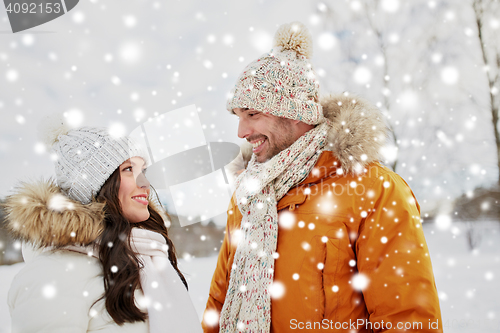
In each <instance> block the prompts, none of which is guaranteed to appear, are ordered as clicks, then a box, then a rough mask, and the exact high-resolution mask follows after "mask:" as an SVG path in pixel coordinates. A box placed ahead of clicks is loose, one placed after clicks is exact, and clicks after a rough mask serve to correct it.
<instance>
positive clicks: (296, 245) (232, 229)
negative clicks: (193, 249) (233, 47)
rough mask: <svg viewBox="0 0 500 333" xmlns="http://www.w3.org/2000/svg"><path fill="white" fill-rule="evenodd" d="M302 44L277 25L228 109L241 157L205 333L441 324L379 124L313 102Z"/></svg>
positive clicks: (415, 209) (419, 238)
mask: <svg viewBox="0 0 500 333" xmlns="http://www.w3.org/2000/svg"><path fill="white" fill-rule="evenodd" d="M311 49H312V42H311V37H310V35H309V33H308V31H307V30H306V28H305V27H304V26H303V25H302V24H300V23H292V24H286V25H283V26H281V27H280V28H279V29H278V31H277V33H276V37H275V48H274V49H273V50H272V51H271V52H270V53H268V54H265V55H263V56H262V57H261V58H259V59H257V60H256V61H254V62H252V63H251V64H250V65H248V66H247V68H246V69H245V71H244V72H243V74H242V75H241V77H240V78H239V80H238V82H237V84H236V87H235V90H234V95H233V96H232V97H231V98H230V100H229V101H228V110H229V111H231V112H233V113H234V114H236V115H237V116H238V117H239V127H238V136H239V137H241V138H245V139H246V140H247V141H248V142H250V143H251V144H252V146H253V149H252V151H253V157H252V160H251V161H250V162H249V164H248V167H247V169H246V171H245V172H244V173H243V174H242V176H240V178H238V180H237V182H236V191H235V194H234V195H233V198H232V199H231V203H230V205H229V209H228V222H227V226H226V234H225V238H224V242H223V244H222V247H221V250H220V253H219V259H218V262H217V268H216V270H215V273H214V276H213V279H212V283H211V287H210V296H209V299H208V302H207V308H206V311H205V314H204V320H203V328H204V331H205V332H219V331H220V332H266V333H267V332H274V333H282V332H292V331H307V332H324V331H328V330H338V331H345V332H381V331H386V330H388V331H392V332H398V331H406V332H442V324H441V313H440V309H439V302H438V297H437V291H436V286H435V282H434V276H433V272H432V267H431V262H430V257H429V253H428V249H427V245H426V243H425V239H424V235H423V232H422V225H421V221H420V211H419V210H420V208H419V206H418V203H417V201H416V199H415V197H414V195H413V193H412V191H411V190H410V188H409V187H408V185H407V184H406V183H405V181H404V180H403V179H402V178H401V177H399V176H398V175H397V174H395V173H394V172H391V171H390V170H388V169H387V168H385V167H384V166H382V165H381V164H380V163H379V162H378V159H379V149H380V148H381V147H382V145H383V143H384V139H385V136H386V127H385V125H384V123H383V120H382V115H381V113H380V112H379V110H378V109H376V108H375V107H373V106H371V105H369V104H367V103H366V102H363V101H362V100H359V98H355V97H353V96H350V95H349V94H343V95H341V96H329V97H327V98H324V99H323V100H322V101H321V102H319V99H318V91H319V86H318V83H317V81H316V80H315V76H314V73H313V72H312V68H311V65H310V62H309V58H310V55H311Z"/></svg>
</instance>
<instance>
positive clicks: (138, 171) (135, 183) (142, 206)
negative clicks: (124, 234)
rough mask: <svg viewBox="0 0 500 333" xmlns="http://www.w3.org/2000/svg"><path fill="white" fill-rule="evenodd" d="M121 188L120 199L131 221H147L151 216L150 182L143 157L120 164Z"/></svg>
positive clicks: (124, 211)
mask: <svg viewBox="0 0 500 333" xmlns="http://www.w3.org/2000/svg"><path fill="white" fill-rule="evenodd" d="M119 168H120V179H121V180H120V189H119V190H118V199H119V201H120V206H121V208H122V212H123V215H124V216H125V218H126V219H127V220H129V222H130V223H137V222H142V221H146V220H147V219H148V218H149V211H148V197H149V191H150V189H149V182H148V180H147V179H146V175H145V171H146V166H145V165H144V160H143V159H142V158H141V157H132V158H130V159H128V160H126V161H125V162H123V163H122V164H121V165H120V166H119Z"/></svg>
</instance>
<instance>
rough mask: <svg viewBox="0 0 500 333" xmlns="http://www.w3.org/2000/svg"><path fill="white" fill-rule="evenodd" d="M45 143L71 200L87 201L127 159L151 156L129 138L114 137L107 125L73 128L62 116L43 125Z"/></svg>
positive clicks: (57, 174)
mask: <svg viewBox="0 0 500 333" xmlns="http://www.w3.org/2000/svg"><path fill="white" fill-rule="evenodd" d="M41 132H42V133H41V134H42V136H43V138H44V141H45V144H46V145H47V146H48V147H52V149H53V151H54V152H55V154H56V156H57V159H56V162H55V171H56V181H57V185H58V186H59V187H60V188H61V189H62V190H63V191H64V192H65V194H66V195H68V196H69V197H70V198H71V199H74V200H78V201H80V202H81V203H83V204H88V203H90V202H91V201H92V198H93V197H94V196H95V195H96V194H97V193H98V192H99V190H100V189H101V187H102V185H104V183H105V182H106V180H107V179H108V178H109V176H111V174H112V173H113V172H114V171H115V170H116V168H118V167H119V166H120V164H122V163H123V162H125V161H126V160H127V159H129V158H131V157H135V156H139V157H142V158H143V159H144V161H145V162H146V164H148V163H149V155H148V154H147V151H146V149H145V148H144V147H141V145H139V143H138V142H135V140H132V139H131V138H129V137H126V136H121V137H114V136H112V135H110V133H109V131H108V130H107V129H106V128H96V127H81V128H75V129H70V128H69V127H68V126H66V125H65V124H64V121H63V120H62V118H60V117H59V116H56V117H51V118H48V119H46V120H45V121H44V122H43V123H42V124H41Z"/></svg>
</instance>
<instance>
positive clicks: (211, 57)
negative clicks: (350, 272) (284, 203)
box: [0, 0, 498, 208]
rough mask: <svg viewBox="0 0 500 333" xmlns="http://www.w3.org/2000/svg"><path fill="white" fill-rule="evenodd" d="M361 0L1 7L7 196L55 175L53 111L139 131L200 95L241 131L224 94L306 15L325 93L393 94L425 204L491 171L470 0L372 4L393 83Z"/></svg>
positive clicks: (208, 119) (410, 172)
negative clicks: (48, 9)
mask: <svg viewBox="0 0 500 333" xmlns="http://www.w3.org/2000/svg"><path fill="white" fill-rule="evenodd" d="M362 10H363V8H362V4H361V2H360V1H356V0H351V1H347V0H333V1H324V2H320V1H289V0H287V1H285V0H281V1H277V0H269V1H245V2H242V1H221V0H216V1H201V0H196V1H195V0H186V1H168V2H166V1H153V0H134V1H119V0H106V1H103V0H85V1H80V3H79V4H78V5H77V6H76V7H75V8H74V9H73V10H71V11H70V12H68V13H67V14H66V15H64V16H62V17H60V18H58V19H56V20H54V21H52V22H49V23H46V24H44V25H41V26H38V27H35V28H32V29H30V30H28V31H26V32H21V33H16V34H13V33H12V32H11V30H10V26H9V21H8V18H7V14H6V12H5V8H3V7H2V6H0V160H1V166H0V171H1V176H0V177H1V179H0V197H4V196H5V195H7V194H8V193H9V191H10V189H11V188H12V186H14V185H15V184H16V183H17V182H18V181H19V180H28V179H36V178H39V177H41V176H44V177H49V176H51V175H52V174H53V164H52V162H51V160H50V156H49V154H48V153H47V152H45V151H44V147H43V145H41V143H40V141H39V139H38V138H37V124H38V123H39V121H40V120H41V119H42V118H43V117H44V116H46V115H49V114H52V113H63V112H67V113H68V114H69V115H73V119H74V120H79V121H80V125H90V126H115V128H122V129H123V130H125V131H127V132H130V131H131V130H133V129H134V128H136V127H137V126H138V125H140V124H141V123H142V122H144V121H146V120H147V119H148V118H149V117H154V116H155V115H157V114H162V113H165V112H168V111H171V110H175V109H177V108H180V107H183V106H188V105H190V104H196V106H197V107H198V108H199V111H200V112H199V113H198V115H199V117H200V120H201V124H202V126H203V129H204V134H205V137H206V139H207V141H219V142H233V143H237V144H239V143H241V141H240V139H238V138H237V125H238V123H237V119H236V117H234V116H231V115H230V114H229V113H228V112H227V111H226V110H225V99H226V94H227V92H228V91H229V90H230V89H231V87H232V86H233V84H234V82H235V81H236V78H237V76H238V75H239V73H240V72H241V71H242V69H243V68H244V66H245V65H246V64H248V63H249V62H250V61H252V60H254V59H255V58H257V57H258V56H260V55H261V54H262V53H264V52H267V51H269V50H270V49H271V47H272V36H273V34H274V32H275V30H276V28H277V26H279V25H280V24H283V23H286V22H291V21H295V20H298V21H301V22H304V23H305V24H306V25H307V26H308V27H309V28H310V30H311V33H312V35H313V38H314V43H315V45H314V50H315V53H314V57H313V60H312V62H313V65H314V66H315V69H316V71H317V72H318V75H319V77H320V83H321V84H322V92H323V93H326V92H335V93H341V92H342V91H343V90H350V91H352V92H354V93H358V94H360V95H362V96H366V97H367V98H368V99H369V100H370V101H372V102H373V103H377V102H382V101H383V97H384V95H385V96H390V98H393V100H392V102H391V105H396V107H395V109H392V110H391V112H393V114H392V116H391V117H392V118H391V119H392V120H393V121H394V120H395V119H396V121H395V124H396V125H395V126H396V131H397V132H398V134H399V139H401V145H400V148H399V155H398V157H399V158H400V161H399V162H398V163H399V165H398V168H399V169H398V170H397V171H398V173H400V174H401V175H402V176H403V177H404V178H405V179H406V180H407V181H408V182H409V184H410V185H411V186H412V188H413V189H414V190H415V192H416V195H417V198H418V199H419V201H420V202H421V204H423V206H424V207H429V208H433V207H436V205H437V203H439V204H441V203H443V202H449V201H450V200H451V199H453V197H455V196H457V195H460V194H461V193H463V192H465V191H467V190H471V189H473V188H474V187H475V186H477V185H480V184H483V185H488V184H492V183H493V182H494V181H495V179H496V178H497V170H496V168H495V158H496V157H495V150H494V146H493V141H492V140H493V132H492V129H491V122H490V121H489V119H490V116H489V114H488V111H487V87H486V81H485V78H484V75H483V72H482V68H483V67H482V64H481V63H480V61H481V58H480V55H479V53H478V51H477V50H478V49H477V45H478V44H477V41H476V37H475V36H476V35H475V34H476V32H475V26H474V22H473V20H472V19H473V17H472V11H471V9H470V6H469V4H468V3H467V1H464V2H462V1H460V4H458V1H455V2H453V3H451V4H448V3H446V2H443V1H420V0H418V1H411V5H410V4H408V2H406V1H397V0H383V1H381V7H380V8H378V9H377V10H376V11H374V12H373V13H371V14H372V17H373V18H374V19H375V22H376V23H377V22H378V23H377V24H379V27H382V29H385V30H384V38H385V39H386V41H387V45H388V48H389V49H388V55H387V56H388V57H389V58H387V59H388V64H389V71H390V74H391V75H390V76H391V78H390V82H391V84H393V86H390V85H389V88H388V89H390V90H391V91H389V92H388V91H387V90H385V92H384V91H383V86H382V82H383V77H381V76H380V73H381V72H380V71H381V68H383V63H381V60H380V59H381V58H380V50H378V49H377V48H376V46H374V45H375V44H374V40H373V30H372V29H371V28H370V26H369V25H367V21H366V17H364V16H363V15H361V14H360V13H361V11H362ZM380 22H382V23H380ZM490 23H491V22H490ZM491 29H498V24H497V25H496V26H495V23H494V22H493V23H491ZM432 38H434V39H432ZM436 39H437V43H436V42H434V43H432V42H428V41H429V40H430V41H432V40H434V41H435V40H436ZM475 50H476V51H475ZM410 65H411V66H412V67H411V66H410ZM405 66H406V67H405ZM408 66H410V67H408ZM399 82H400V83H399ZM420 87H423V88H424V89H423V90H422V89H420V90H419V88H420ZM469 95H471V96H473V97H470V96H469ZM400 102H401V104H400ZM474 103H476V104H474ZM381 105H382V104H381ZM393 108H394V106H393ZM398 108H399V109H398ZM394 112H395V114H394ZM80 116H81V117H80ZM388 156H389V158H390V156H391V150H390V149H389V150H388Z"/></svg>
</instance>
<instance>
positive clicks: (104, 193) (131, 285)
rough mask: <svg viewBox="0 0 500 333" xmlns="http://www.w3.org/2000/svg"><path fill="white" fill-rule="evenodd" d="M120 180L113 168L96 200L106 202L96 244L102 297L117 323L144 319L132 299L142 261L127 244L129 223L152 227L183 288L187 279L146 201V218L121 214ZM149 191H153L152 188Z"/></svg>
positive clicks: (163, 224)
mask: <svg viewBox="0 0 500 333" xmlns="http://www.w3.org/2000/svg"><path fill="white" fill-rule="evenodd" d="M120 181H121V178H120V169H116V170H115V172H113V174H112V175H111V176H110V177H109V179H108V180H107V181H106V183H105V184H104V185H103V186H102V188H101V190H100V191H99V193H98V195H97V200H98V201H100V202H104V203H105V204H106V205H105V208H104V210H105V217H104V230H103V232H102V234H101V236H100V238H99V245H98V246H99V259H100V261H101V264H102V269H103V274H104V296H103V297H104V298H105V304H106V310H107V311H108V313H109V315H110V316H111V318H113V320H114V321H115V322H116V323H117V324H118V325H122V324H124V323H125V322H136V321H145V320H146V318H147V314H146V313H144V312H142V311H141V310H140V309H139V308H138V307H137V306H136V305H135V301H134V291H135V290H136V289H137V288H139V287H140V276H139V271H140V270H141V268H142V263H141V262H140V260H139V259H138V258H137V256H136V254H135V253H134V252H133V251H132V248H131V247H130V242H129V238H130V233H131V231H132V227H134V228H143V229H147V230H151V231H154V232H157V233H159V234H161V235H162V236H163V237H164V238H165V240H166V242H167V245H168V257H169V259H170V262H171V263H172V266H173V267H174V269H175V270H176V271H177V273H178V274H179V277H180V278H181V280H182V282H183V283H184V285H185V286H186V289H187V288H188V286H187V282H186V279H185V278H184V276H183V275H182V273H181V272H180V271H179V268H178V267H177V257H176V254H175V248H174V244H173V243H172V241H171V240H170V238H169V237H168V231H167V228H166V226H165V223H164V221H163V218H162V217H161V215H160V214H159V213H158V212H157V211H156V210H155V209H154V208H153V207H151V204H149V205H148V210H149V214H150V215H149V218H148V219H147V220H146V221H143V222H139V223H134V224H131V223H130V222H129V221H128V220H127V219H126V218H125V217H124V216H123V213H122V209H121V206H120V201H119V199H118V190H119V189H120ZM152 192H154V193H155V194H156V192H155V191H154V190H153V191H152ZM150 197H151V195H150ZM157 198H158V196H157V195H156V199H157ZM158 202H159V201H158ZM113 266H116V267H117V268H118V270H112V269H111V268H112V267H113Z"/></svg>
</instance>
